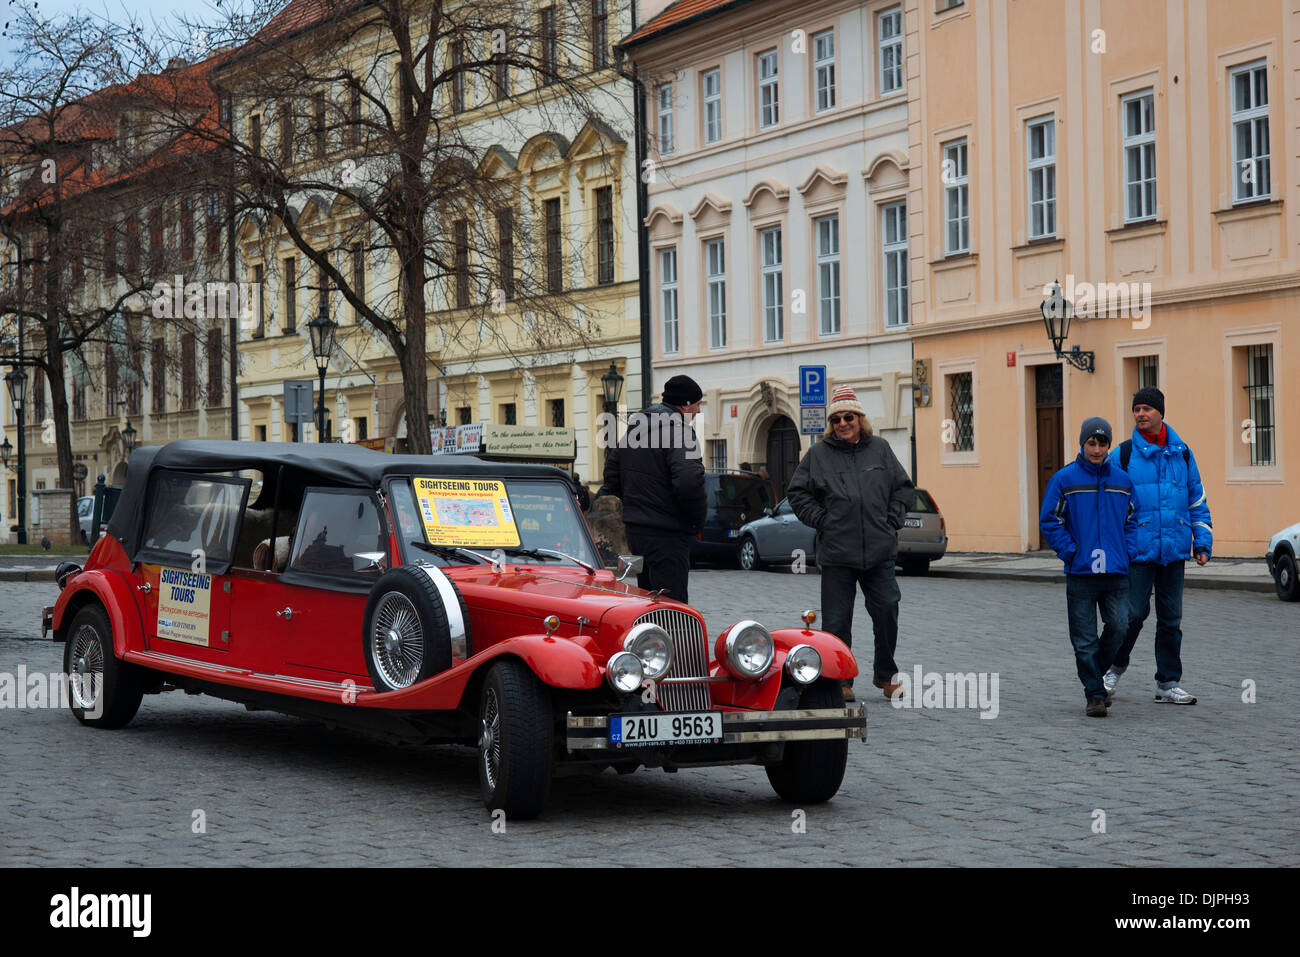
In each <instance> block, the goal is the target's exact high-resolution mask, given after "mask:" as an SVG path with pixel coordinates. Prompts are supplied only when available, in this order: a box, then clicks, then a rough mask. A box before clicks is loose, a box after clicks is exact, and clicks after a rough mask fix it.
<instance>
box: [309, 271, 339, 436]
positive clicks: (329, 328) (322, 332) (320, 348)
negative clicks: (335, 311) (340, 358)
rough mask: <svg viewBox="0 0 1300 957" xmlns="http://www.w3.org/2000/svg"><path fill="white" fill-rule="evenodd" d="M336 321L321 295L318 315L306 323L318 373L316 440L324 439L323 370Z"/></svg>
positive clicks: (336, 326)
mask: <svg viewBox="0 0 1300 957" xmlns="http://www.w3.org/2000/svg"><path fill="white" fill-rule="evenodd" d="M338 325H339V324H338V323H337V322H335V321H334V320H333V319H331V318H330V314H329V306H328V305H327V304H326V302H325V299H324V297H323V296H322V297H321V304H320V315H318V316H317V317H316V318H315V319H313V320H312V321H311V322H309V323H307V329H308V330H309V331H310V332H311V354H312V355H313V356H314V357H315V359H316V371H317V372H319V373H320V402H319V404H318V405H317V406H316V441H317V442H324V441H325V370H326V369H328V368H329V364H330V354H331V353H333V351H334V331H335V330H336V329H338Z"/></svg>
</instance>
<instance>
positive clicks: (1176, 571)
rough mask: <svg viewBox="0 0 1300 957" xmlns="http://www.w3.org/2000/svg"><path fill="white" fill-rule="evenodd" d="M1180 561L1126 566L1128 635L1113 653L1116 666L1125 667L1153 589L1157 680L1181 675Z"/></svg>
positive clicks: (1166, 683)
mask: <svg viewBox="0 0 1300 957" xmlns="http://www.w3.org/2000/svg"><path fill="white" fill-rule="evenodd" d="M1183 569H1184V563H1183V562H1170V563H1169V564H1168V565H1161V564H1158V563H1156V562H1132V563H1130V564H1129V567H1128V616H1129V626H1128V636H1127V637H1126V638H1125V639H1124V641H1123V643H1122V644H1121V645H1120V649H1119V653H1118V654H1116V655H1115V670H1116V671H1120V672H1122V671H1123V670H1124V669H1125V668H1127V667H1128V663H1129V656H1130V655H1132V653H1133V646H1134V645H1135V644H1137V640H1138V635H1139V634H1141V633H1142V623H1143V622H1144V621H1146V620H1147V616H1148V615H1150V614H1151V590H1152V588H1154V589H1155V593H1156V683H1157V684H1159V685H1164V686H1169V685H1175V684H1177V683H1178V682H1179V681H1181V680H1182V677H1183V658H1182V648H1183V629H1182V624H1183Z"/></svg>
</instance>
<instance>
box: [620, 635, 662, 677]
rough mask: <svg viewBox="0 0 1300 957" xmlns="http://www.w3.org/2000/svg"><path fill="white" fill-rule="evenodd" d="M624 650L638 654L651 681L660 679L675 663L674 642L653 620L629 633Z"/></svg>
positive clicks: (625, 639) (624, 640)
mask: <svg viewBox="0 0 1300 957" xmlns="http://www.w3.org/2000/svg"><path fill="white" fill-rule="evenodd" d="M623 650H624V651H629V652H631V653H632V654H634V655H636V656H637V658H638V659H639V660H640V662H641V669H642V671H644V672H645V676H646V677H647V678H649V679H650V680H651V681H658V680H659V679H660V678H662V677H663V676H664V675H665V674H667V673H668V669H669V668H671V667H672V664H673V642H672V639H671V638H670V637H669V636H668V632H666V631H664V629H662V628H660V627H659V626H658V625H656V624H653V623H652V622H648V621H647V622H642V623H641V624H639V625H637V626H636V627H635V628H633V629H632V630H631V631H629V632H628V633H627V637H626V638H624V639H623Z"/></svg>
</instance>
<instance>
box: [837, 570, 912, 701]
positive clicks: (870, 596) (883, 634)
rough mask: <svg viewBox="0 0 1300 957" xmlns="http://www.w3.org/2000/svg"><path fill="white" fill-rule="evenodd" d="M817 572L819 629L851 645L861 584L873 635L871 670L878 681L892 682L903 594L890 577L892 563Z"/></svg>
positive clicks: (896, 581)
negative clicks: (819, 587)
mask: <svg viewBox="0 0 1300 957" xmlns="http://www.w3.org/2000/svg"><path fill="white" fill-rule="evenodd" d="M820 571H821V578H822V629H823V630H824V631H828V632H830V633H831V634H832V635H834V636H835V637H836V638H838V639H839V640H840V641H842V642H844V643H845V644H846V645H848V646H849V647H850V648H852V647H853V606H854V604H855V603H856V599H857V597H858V587H859V586H861V588H862V594H863V597H865V598H866V605H867V613H868V614H869V615H871V628H872V631H874V632H875V638H876V648H875V652H876V654H875V659H874V663H873V667H872V672H873V673H874V675H875V677H877V678H879V679H880V680H881V681H893V680H894V675H895V674H897V673H898V665H897V664H895V662H894V650H895V649H896V648H897V647H898V603H899V600H900V599H902V597H903V595H902V593H901V592H900V591H899V590H898V580H897V579H895V578H894V563H893V562H892V561H889V562H884V563H883V564H880V565H877V566H876V567H875V568H850V567H848V566H847V565H822V566H821V568H820ZM850 684H852V682H850Z"/></svg>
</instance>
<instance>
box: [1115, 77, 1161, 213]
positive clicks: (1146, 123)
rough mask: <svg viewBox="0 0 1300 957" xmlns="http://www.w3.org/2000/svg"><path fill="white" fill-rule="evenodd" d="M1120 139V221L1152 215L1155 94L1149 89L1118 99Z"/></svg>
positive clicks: (1154, 185)
mask: <svg viewBox="0 0 1300 957" xmlns="http://www.w3.org/2000/svg"><path fill="white" fill-rule="evenodd" d="M1120 111H1121V114H1122V116H1123V119H1122V120H1121V122H1122V123H1123V130H1122V132H1123V138H1124V221H1125V222H1130V223H1131V222H1136V221H1138V220H1142V219H1154V218H1155V215H1156V121H1155V95H1154V94H1153V93H1152V92H1151V91H1150V90H1144V91H1142V92H1141V93H1134V94H1132V95H1131V96H1126V97H1124V99H1122V100H1121V101H1120Z"/></svg>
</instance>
